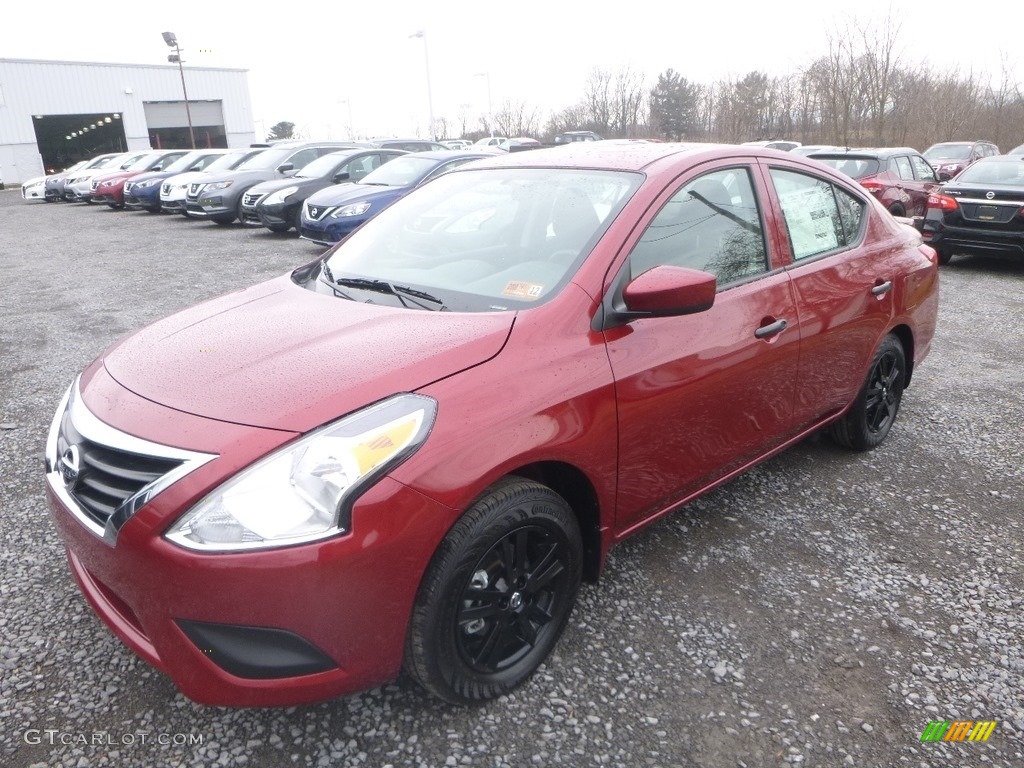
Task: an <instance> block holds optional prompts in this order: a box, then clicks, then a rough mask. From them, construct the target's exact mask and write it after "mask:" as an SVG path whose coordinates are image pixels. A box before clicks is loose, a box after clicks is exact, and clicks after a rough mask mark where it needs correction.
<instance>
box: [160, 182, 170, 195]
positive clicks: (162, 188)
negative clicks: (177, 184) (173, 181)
mask: <svg viewBox="0 0 1024 768" xmlns="http://www.w3.org/2000/svg"><path fill="white" fill-rule="evenodd" d="M160 193H161V194H163V195H169V194H171V185H170V184H161V185H160Z"/></svg>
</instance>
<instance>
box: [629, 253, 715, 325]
mask: <svg viewBox="0 0 1024 768" xmlns="http://www.w3.org/2000/svg"><path fill="white" fill-rule="evenodd" d="M717 287H718V279H717V278H716V277H715V276H714V275H712V274H709V273H708V272H702V271H701V270H699V269H687V268H686V267H673V266H668V265H662V266H659V267H654V268H653V269H649V270H647V271H646V272H644V273H643V274H642V275H640V276H638V277H635V278H634V279H633V280H632V281H631V282H630V283H629V285H627V286H626V287H625V289H624V290H623V291H622V298H623V301H624V302H625V304H626V309H627V310H628V311H629V312H637V313H643V314H645V315H650V316H652V317H672V316H675V315H692V314H695V313H697V312H704V311H706V310H709V309H711V307H712V305H713V304H714V303H715V290H716V289H717Z"/></svg>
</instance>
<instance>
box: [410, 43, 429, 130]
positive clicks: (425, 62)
mask: <svg viewBox="0 0 1024 768" xmlns="http://www.w3.org/2000/svg"><path fill="white" fill-rule="evenodd" d="M409 37H410V39H411V38H413V37H418V38H420V39H421V40H422V41H423V66H424V68H425V69H426V71H427V110H428V112H429V117H430V140H431V141H433V140H434V138H435V136H434V96H433V94H432V93H431V90H430V54H428V53H427V33H426V32H425V31H424V30H422V29H420V30H418V31H416V32H413V33H412V34H411V35H409Z"/></svg>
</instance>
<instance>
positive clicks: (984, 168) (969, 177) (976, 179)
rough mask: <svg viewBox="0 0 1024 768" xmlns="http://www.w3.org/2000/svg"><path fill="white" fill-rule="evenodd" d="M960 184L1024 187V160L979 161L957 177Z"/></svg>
mask: <svg viewBox="0 0 1024 768" xmlns="http://www.w3.org/2000/svg"><path fill="white" fill-rule="evenodd" d="M956 180H957V182H958V183H961V182H966V183H968V184H996V185H1006V186H1012V187H1020V186H1024V160H1017V159H1016V158H1015V159H1013V160H1010V161H1006V160H996V159H995V158H993V159H992V160H979V161H978V162H976V163H975V164H974V165H971V166H969V167H968V168H967V169H966V170H964V171H961V172H960V175H959V176H957V177H956Z"/></svg>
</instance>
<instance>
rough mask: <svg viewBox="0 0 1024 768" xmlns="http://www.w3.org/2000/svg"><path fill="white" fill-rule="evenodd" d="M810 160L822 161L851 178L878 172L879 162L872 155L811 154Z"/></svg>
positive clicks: (862, 177) (864, 176)
mask: <svg viewBox="0 0 1024 768" xmlns="http://www.w3.org/2000/svg"><path fill="white" fill-rule="evenodd" d="M811 159H812V160H817V161H818V162H819V163H824V164H825V165H827V166H828V167H829V168H833V169H835V170H837V171H839V172H840V173H845V174H846V175H847V176H849V177H850V178H851V179H864V178H867V177H868V176H874V175H875V174H876V173H878V169H879V168H880V167H881V164H880V163H879V162H878V160H876V159H875V158H873V157H850V156H849V155H811Z"/></svg>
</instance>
